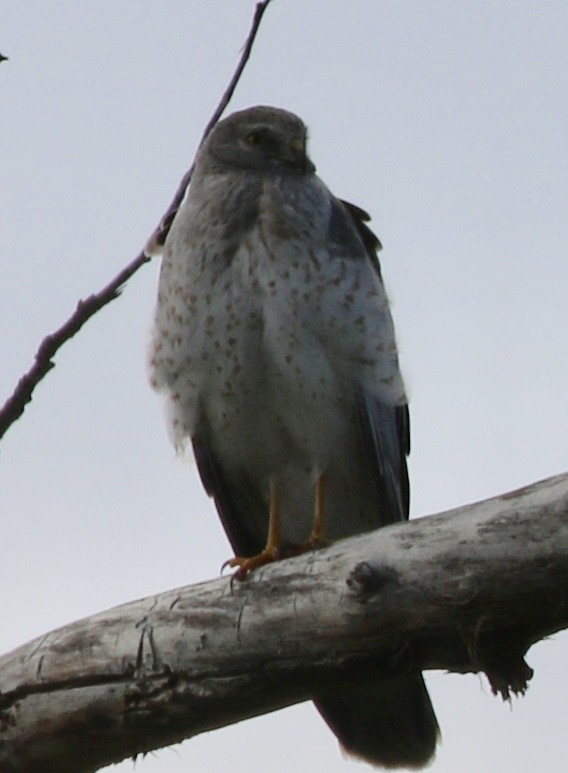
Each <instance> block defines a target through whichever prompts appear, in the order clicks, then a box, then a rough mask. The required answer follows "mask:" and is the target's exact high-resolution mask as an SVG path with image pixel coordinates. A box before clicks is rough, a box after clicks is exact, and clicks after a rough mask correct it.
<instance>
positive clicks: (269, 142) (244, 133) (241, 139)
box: [197, 106, 315, 176]
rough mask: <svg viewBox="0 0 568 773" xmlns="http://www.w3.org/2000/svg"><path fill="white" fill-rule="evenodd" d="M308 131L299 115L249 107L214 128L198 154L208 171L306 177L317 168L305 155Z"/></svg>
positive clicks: (276, 109)
mask: <svg viewBox="0 0 568 773" xmlns="http://www.w3.org/2000/svg"><path fill="white" fill-rule="evenodd" d="M306 141H307V129H306V127H305V125H304V123H303V122H302V121H301V120H300V119H299V118H298V116H297V115H294V114H293V113H289V112H288V111H287V110H280V109H279V108H276V107H265V106H258V107H249V108H248V109H247V110H240V111H239V112H237V113H233V114H232V115H230V116H229V117H228V118H225V119H224V120H223V121H219V123H218V124H217V125H216V126H215V128H214V129H213V131H212V132H211V134H210V135H209V136H208V138H207V139H206V141H205V143H204V144H203V146H202V148H201V150H200V151H199V154H198V158H197V164H198V166H200V167H201V170H202V171H205V172H224V171H228V170H229V169H230V170H235V171H236V170H239V169H240V170H243V171H255V172H261V173H267V174H278V175H293V176H303V175H309V174H313V173H314V171H315V167H314V165H313V164H312V162H311V161H310V159H309V158H308V156H307V153H306Z"/></svg>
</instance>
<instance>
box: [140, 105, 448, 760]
mask: <svg viewBox="0 0 568 773" xmlns="http://www.w3.org/2000/svg"><path fill="white" fill-rule="evenodd" d="M306 139H307V130H306V127H305V125H304V123H303V122H302V121H301V120H300V119H299V118H298V117H297V116H295V115H294V114H292V113H289V112H287V111H285V110H281V109H277V108H273V107H264V106H259V107H252V108H249V109H247V110H242V111H240V112H237V113H234V114H232V115H231V116H229V117H228V118H226V119H224V120H222V121H220V122H219V123H218V124H217V125H216V126H215V128H214V129H213V130H212V131H211V133H210V134H209V136H208V137H207V139H206V140H205V141H204V142H203V144H202V146H201V148H200V150H199V152H198V154H197V157H196V161H195V168H194V172H193V176H192V179H191V183H190V185H189V189H188V191H187V193H186V195H185V196H184V197H183V200H182V201H177V202H175V205H174V206H173V208H172V209H171V211H170V212H169V214H168V216H167V218H166V220H165V225H164V228H163V233H162V235H161V238H160V239H159V241H162V242H163V263H162V269H161V275H160V282H159V290H158V303H157V310H156V315H155V325H154V333H153V342H152V347H151V354H150V369H151V381H152V384H153V386H154V387H155V388H156V389H158V390H160V391H163V392H165V393H166V396H167V402H168V406H169V413H170V418H171V427H172V429H173V435H174V439H175V442H176V444H177V445H178V446H182V445H184V444H186V443H188V442H189V443H191V444H192V446H193V450H194V454H195V457H196V461H197V466H198V470H199V473H200V476H201V479H202V482H203V485H204V487H205V489H206V491H207V492H208V494H209V495H210V496H211V497H213V499H214V501H215V505H216V507H217V510H218V512H219V515H220V517H221V520H222V523H223V526H224V528H225V531H226V533H227V535H228V537H229V540H230V542H231V545H232V547H233V549H234V551H235V557H234V558H232V559H230V560H229V561H228V562H227V563H228V564H230V566H232V567H236V579H237V580H242V579H244V578H245V577H246V576H247V574H248V573H249V572H251V571H254V570H255V569H256V568H257V567H259V566H261V565H263V564H266V563H269V562H270V561H274V560H277V559H278V558H282V557H285V556H289V555H292V554H296V553H300V552H302V551H305V550H309V549H312V548H315V547H318V546H319V545H321V544H323V543H324V542H325V541H328V540H336V539H339V538H341V537H347V536H350V535H353V534H358V533H361V532H366V531H370V530H372V529H376V528H378V527H379V526H383V525H386V524H389V523H393V522H396V521H401V520H404V519H406V518H407V517H408V476H407V468H406V455H407V453H408V451H409V426H408V409H407V405H406V397H405V393H404V386H403V382H402V378H401V374H400V370H399V364H398V356H397V348H396V343H395V336H394V330H393V323H392V319H391V314H390V310H389V306H388V301H387V297H386V293H385V289H384V286H383V282H382V279H381V271H380V266H379V261H378V258H377V251H378V250H379V249H380V243H379V241H378V239H377V238H376V237H375V235H374V234H373V233H372V232H371V230H370V229H369V227H368V226H367V225H366V221H368V219H369V217H368V215H367V214H366V213H365V212H364V211H363V210H361V209H359V208H358V207H356V206H354V205H352V204H348V203H346V202H344V201H342V200H340V199H338V198H336V197H335V196H334V195H333V194H332V193H331V192H330V191H329V189H328V188H327V187H326V185H325V184H324V183H323V182H322V180H321V179H320V178H319V177H318V176H317V175H316V173H315V167H314V165H313V163H312V162H311V160H310V158H309V157H308V155H307V150H306ZM180 198H181V197H180ZM314 701H315V704H316V706H317V708H318V709H319V711H320V712H321V714H322V715H323V717H324V719H325V720H326V722H327V723H328V725H329V726H330V727H331V729H332V730H333V732H334V733H335V735H336V736H337V738H338V739H339V741H340V743H341V744H342V746H343V747H344V749H345V750H346V751H347V752H348V753H350V754H353V755H356V756H358V757H361V758H363V759H365V760H367V761H368V762H370V763H371V764H375V765H378V766H382V767H386V768H395V767H411V768H419V767H422V766H423V765H425V764H427V763H428V762H429V761H430V759H431V757H432V755H433V753H434V749H435V746H436V742H437V738H438V733H439V731H438V725H437V722H436V718H435V715H434V711H433V709H432V706H431V703H430V699H429V696H428V693H427V691H426V687H425V685H424V682H423V679H422V677H421V675H419V674H417V675H405V676H402V677H397V678H392V679H389V680H386V681H384V680H383V681H371V682H370V683H366V684H365V685H361V684H359V683H358V684H353V686H349V687H348V688H343V687H342V689H341V690H336V691H332V692H327V693H325V694H321V695H317V696H314Z"/></svg>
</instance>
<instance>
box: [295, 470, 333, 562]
mask: <svg viewBox="0 0 568 773" xmlns="http://www.w3.org/2000/svg"><path fill="white" fill-rule="evenodd" d="M325 484H326V477H325V474H324V473H322V474H321V475H318V478H317V480H316V485H315V501H314V520H313V524H312V530H311V532H310V536H309V537H308V539H307V540H306V541H305V542H301V543H300V544H299V545H293V546H292V547H290V548H288V549H287V550H286V556H300V555H302V553H307V552H308V551H309V550H315V549H316V548H321V547H322V546H323V545H325V542H326V539H325V488H326V485H325Z"/></svg>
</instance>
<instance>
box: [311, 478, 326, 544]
mask: <svg viewBox="0 0 568 773" xmlns="http://www.w3.org/2000/svg"><path fill="white" fill-rule="evenodd" d="M325 481H326V478H325V475H324V474H323V473H322V474H321V475H318V479H317V481H316V502H315V508H314V511H315V512H314V525H313V527H312V533H311V534H310V536H309V539H308V542H312V543H313V545H314V547H317V546H318V545H321V543H322V542H324V541H325Z"/></svg>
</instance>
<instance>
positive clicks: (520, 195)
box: [0, 0, 568, 773]
mask: <svg viewBox="0 0 568 773" xmlns="http://www.w3.org/2000/svg"><path fill="white" fill-rule="evenodd" d="M252 9H253V2H250V1H249V0H208V2H196V1H195V0H177V1H176V0H171V1H168V2H162V3H150V2H144V1H142V0H140V1H138V2H134V0H128V1H127V0H115V1H114V2H113V3H92V2H88V1H87V0H59V1H58V2H57V3H45V2H40V1H39V0H27V1H26V2H25V3H23V2H22V3H15V2H6V0H3V2H2V0H0V11H1V17H2V25H1V30H0V32H1V35H0V51H2V53H4V54H5V55H7V56H9V57H10V61H9V62H5V63H4V64H3V65H2V66H0V111H1V117H2V120H1V125H2V130H1V135H0V179H1V180H2V185H1V188H0V199H1V207H0V255H1V258H0V260H1V264H0V265H1V280H0V330H2V344H1V346H2V369H1V371H0V395H5V396H7V395H8V394H9V393H10V392H11V390H12V388H13V386H14V384H15V382H16V380H17V378H18V377H19V376H20V375H21V373H22V372H23V371H24V370H25V369H27V367H28V366H29V364H30V362H31V359H32V355H33V353H34V351H35V349H36V347H37V344H38V343H39V340H40V339H41V338H42V337H43V336H44V335H45V334H47V333H48V332H50V331H52V330H53V329H55V328H56V327H57V326H59V324H61V323H62V322H63V321H64V320H65V319H66V318H67V316H68V314H69V313H70V312H71V311H72V309H73V308H74V306H75V304H76V302H77V300H78V299H79V298H80V297H85V296H87V295H88V294H89V293H90V292H92V291H94V290H97V289H99V288H100V287H101V286H102V285H104V284H105V283H106V282H107V281H108V280H109V279H110V278H111V277H112V276H114V274H115V273H117V271H118V270H119V269H120V268H121V267H122V266H123V265H124V264H125V263H126V262H128V261H129V260H130V259H131V258H132V257H134V256H135V255H136V254H137V253H138V251H139V248H140V246H141V245H142V244H143V242H144V240H145V238H146V237H147V235H148V234H149V232H150V231H151V230H152V229H153V227H154V225H155V224H156V222H157V220H158V219H159V217H160V215H161V213H162V212H163V210H164V209H165V207H166V206H167V204H168V202H169V200H170V198H171V195H172V194H173V191H174V189H175V187H176V185H177V183H178V180H179V178H180V177H181V176H182V174H183V172H184V171H185V169H186V168H187V167H188V166H189V164H190V162H191V160H192V157H193V153H194V150H195V146H196V143H197V141H198V138H199V136H200V134H201V132H202V129H203V127H204V125H205V123H206V121H207V120H208V118H209V116H210V114H211V112H212V109H213V107H214V105H215V104H216V103H217V101H218V98H219V96H220V94H221V93H222V91H223V90H224V88H225V86H226V83H227V80H228V78H229V76H230V74H231V73H232V71H233V68H234V65H235V62H236V60H237V57H238V54H239V50H240V47H241V45H242V43H243V40H244V37H245V35H246V32H247V30H248V26H249V23H250V18H251V15H252ZM566 40H568V4H567V3H566V2H564V0H558V1H556V2H555V1H554V0H540V1H539V2H536V0H533V1H532V2H529V1H528V0H515V1H514V2H512V1H511V0H501V2H497V0H492V2H489V1H488V0H478V2H469V3H456V2H453V0H413V1H410V0H397V1H396V2H395V1H394V0H388V1H387V0H385V1H384V2H373V1H371V0H368V1H367V2H363V1H362V0H359V2H357V3H353V2H352V0H333V1H332V0H311V2H310V3H307V2H305V0H274V2H273V5H272V6H271V8H270V9H269V11H268V13H267V16H266V18H265V21H264V23H263V27H262V30H261V33H260V39H259V41H258V44H257V47H256V49H255V52H254V55H253V58H252V61H251V62H250V64H249V67H248V69H247V72H246V75H245V77H244V80H243V82H242V85H241V86H240V88H239V90H238V92H237V95H236V98H235V100H234V102H233V103H232V105H231V109H237V108H241V107H245V106H249V105H252V104H258V103H266V104H273V105H277V106H280V107H285V108H287V109H289V110H292V111H295V112H297V113H298V114H299V115H300V116H302V118H303V119H304V120H305V121H306V122H307V123H308V125H309V126H310V129H311V154H312V157H313V159H314V161H315V163H316V164H317V166H318V171H319V173H320V175H321V176H322V178H323V179H324V180H325V181H326V182H327V184H328V185H329V186H330V187H331V188H332V190H333V191H334V192H335V193H336V194H338V195H339V196H341V197H343V198H346V199H348V200H351V201H354V202H356V203H358V204H359V205H360V206H362V207H364V208H365V209H367V210H369V211H370V212H371V213H372V214H373V226H374V228H375V230H376V231H377V233H378V235H379V236H380V238H381V241H382V242H383V244H384V252H383V254H382V263H383V271H384V275H385V278H386V281H387V285H388V287H389V290H390V295H391V299H392V303H393V313H394V316H395V322H396V325H397V330H398V338H399V343H400V348H401V356H402V363H403V368H404V372H405V376H406V380H407V384H408V391H409V394H410V399H411V413H412V439H413V451H412V456H411V468H410V471H411V481H412V512H413V514H414V515H426V514H428V513H431V512H435V511H437V510H442V509H445V508H448V507H451V506H453V505H459V504H465V503H467V502H470V501H473V500H476V499H481V498H485V497H488V496H491V495H493V494H497V493H500V492H503V491H507V490H509V489H512V488H515V487H517V486H520V485H523V484H526V483H529V482H532V481H535V480H538V479H540V478H543V477H546V476H549V475H552V474H554V473H559V472H563V471H565V470H566V469H567V468H568V462H567V460H568V453H567V452H568V389H567V388H566V386H567V384H568V365H567V354H566V352H567V347H566V330H567V328H568V303H567V301H566V297H567V289H568V281H567V280H568V268H567V262H566V245H567V244H568V217H567V216H566V210H567V200H568V175H567V161H566V159H567V157H568V147H567V145H568V131H567V117H568V94H567V85H568V76H567V73H568V47H567V46H566ZM158 269H159V265H158V263H157V262H156V263H154V264H152V265H150V266H148V267H146V268H144V269H143V270H142V271H141V272H140V273H139V274H138V275H137V276H136V277H135V278H134V279H133V280H131V281H130V282H129V284H128V287H127V288H126V290H125V292H124V294H123V296H122V298H121V299H120V300H119V301H117V302H115V303H114V304H112V305H111V306H110V307H109V308H107V309H106V310H105V311H104V312H102V313H101V314H99V315H98V316H97V317H96V318H95V319H94V320H92V321H91V322H90V323H89V325H88V327H87V328H86V329H85V330H84V331H82V332H81V334H80V335H79V336H78V337H77V338H76V339H75V340H73V341H72V342H71V343H70V344H68V345H67V346H66V347H65V349H64V350H63V351H62V352H61V353H60V354H59V355H58V356H57V367H56V369H55V371H53V372H52V373H51V374H50V375H49V376H48V377H47V379H46V380H45V382H44V383H43V384H42V385H41V386H40V388H39V389H38V390H37V393H36V396H35V398H34V401H33V403H32V405H31V406H29V407H28V410H27V412H26V415H25V416H24V418H23V420H21V421H20V422H18V424H17V425H16V426H14V427H13V428H12V430H11V431H10V433H9V435H8V436H7V437H6V439H5V441H4V444H3V447H2V456H1V464H0V513H1V517H2V519H3V528H2V547H1V551H0V555H1V560H0V608H1V610H2V622H3V624H2V626H1V628H0V651H7V650H9V649H10V648H12V647H14V646H16V645H18V644H20V643H23V642H24V641H26V640H28V639H30V638H32V637H34V636H36V635H39V634H41V633H43V632H45V631H47V630H49V629H51V628H54V627H56V626H58V625H61V624H64V623H66V622H69V621H71V620H73V619H76V618H78V617H82V616H85V615H88V614H90V613H93V612H95V611H98V610H101V609H104V608H107V607H110V606H112V605H115V604H118V603H120V602H123V601H127V600H130V599H134V598H138V597H141V596H145V595H148V594H151V593H154V592H157V591H160V590H166V589H168V588H173V587H176V586H179V585H184V584H187V583H190V582H194V581H198V580H203V579H206V578H209V577H214V576H216V575H217V572H218V568H219V566H220V565H221V563H222V562H223V560H224V559H225V558H227V557H228V556H229V555H230V550H229V547H228V543H227V540H226V538H225V536H224V534H223V531H222V529H221V526H220V524H219V522H218V519H217V516H216V514H215V513H214V510H213V506H212V504H211V503H210V502H209V501H208V500H207V498H206V497H205V496H204V494H203V493H202V491H201V487H200V484H199V482H198V480H197V475H196V471H195V469H194V468H193V466H192V465H190V464H188V463H183V462H182V461H180V460H179V459H176V457H175V454H174V452H173V450H172V448H171V446H170V444H169V441H168V438H167V433H166V430H165V426H164V421H163V416H162V408H161V404H160V400H159V398H158V397H156V395H154V394H153V393H152V392H151V390H150V389H149V387H148V385H147V379H146V374H145V349H146V346H147V341H148V336H149V327H150V321H151V317H152V310H153V305H154V296H155V291H156V281H157V272H158ZM567 641H568V639H567V637H566V635H558V636H555V637H553V639H551V640H549V641H547V642H544V643H541V644H539V645H538V646H536V647H535V648H533V649H532V650H531V651H530V653H529V657H528V660H529V663H530V665H531V666H533V667H534V668H535V670H536V674H535V678H534V680H533V682H532V684H531V687H530V689H529V692H528V694H527V696H526V697H525V698H523V699H522V700H519V701H515V702H514V704H513V708H512V710H511V709H510V708H509V707H508V706H507V705H506V704H502V703H501V702H500V701H498V700H497V699H495V698H493V697H492V696H491V694H490V690H489V688H488V686H487V683H486V681H485V680H484V678H478V677H474V676H467V677H463V676H457V675H443V674H440V673H432V674H428V675H427V678H428V683H429V685H430V690H431V694H432V697H433V701H434V704H435V707H436V711H437V714H438V718H439V721H440V724H441V726H442V731H443V736H444V739H443V745H442V747H441V749H440V751H439V754H438V757H437V760H436V762H435V763H434V764H433V766H432V768H431V770H432V771H433V773H450V772H451V773H455V771H456V770H459V771H461V772H462V773H476V772H477V771H481V770H484V771H500V772H502V771H505V772H508V771H514V772H515V773H529V771H530V772H531V773H532V772H533V771H535V770H538V769H543V770H547V771H563V770H564V769H565V763H564V762H562V763H561V762H560V761H559V760H563V759H565V757H566V753H567V748H566V747H567V742H566V732H565V718H564V715H565V703H566V696H565V684H566V678H567V675H568V673H567V672H568V665H567V657H566V654H567V653H566V649H567V648H566V644H567ZM267 766H270V769H271V770H272V771H273V772H274V773H286V772H288V771H292V770H294V771H296V772H297V773H304V772H305V773H309V772H310V771H314V770H316V769H317V770H322V769H325V770H326V771H328V773H347V771H349V770H353V771H354V770H355V769H359V770H363V769H364V768H362V767H361V766H360V764H359V763H355V762H350V761H346V760H345V759H344V758H342V757H341V754H340V752H339V751H338V748H337V744H336V742H335V740H334V738H333V737H332V736H331V734H330V733H329V731H328V730H327V729H326V727H325V726H324V724H323V722H322V721H321V720H320V718H319V716H318V715H317V713H316V712H315V710H314V709H313V708H312V707H311V705H309V704H305V705H302V706H298V707H294V708H291V709H287V710H286V711H283V712H278V713H275V714H273V715H271V716H267V717H263V718H260V719H256V720H251V721H248V722H246V723H241V724H239V725H235V726H233V727H231V728H227V729H224V730H221V731H217V732H215V733H210V734H207V735H204V736H201V737H198V738H196V739H194V740H192V741H189V742H186V743H185V744H183V745H182V746H180V747H176V748H175V749H173V750H172V749H170V750H163V751H160V752H157V753H156V754H155V755H153V756H149V757H147V758H146V759H144V760H142V761H139V762H138V763H137V765H136V769H137V770H139V771H141V773H163V772H165V771H173V772H174V773H175V771H184V770H194V771H207V773H218V772H220V771H225V770H227V769H229V768H230V769H231V771H232V773H241V772H243V773H244V771H247V773H250V771H262V770H265V769H266V768H267ZM115 769H116V770H120V771H128V770H132V763H131V762H126V763H122V765H121V766H119V767H117V768H115Z"/></svg>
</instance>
